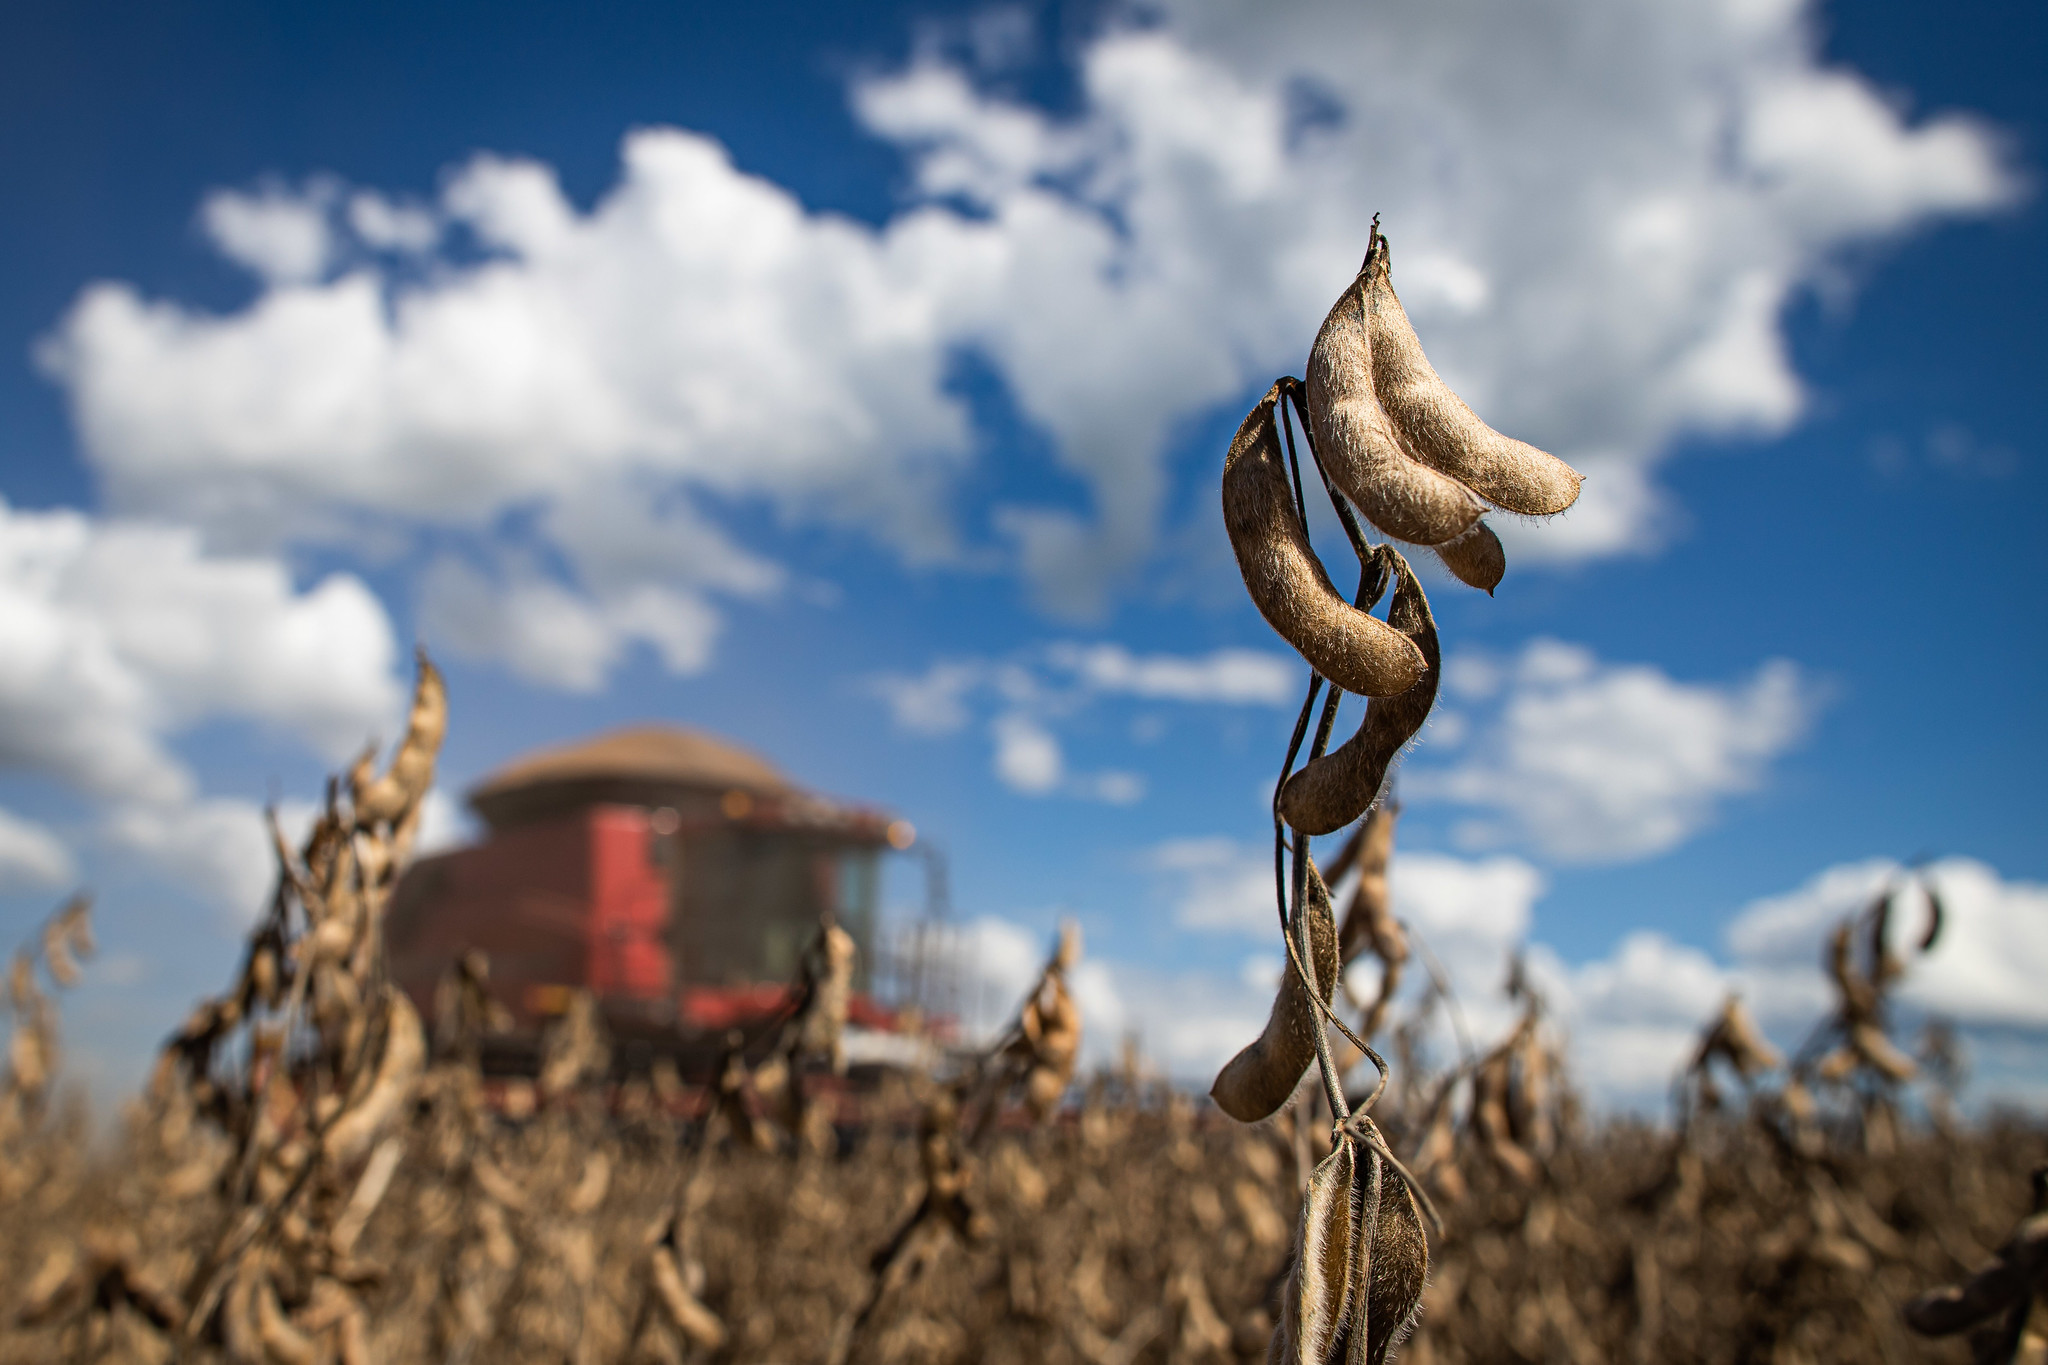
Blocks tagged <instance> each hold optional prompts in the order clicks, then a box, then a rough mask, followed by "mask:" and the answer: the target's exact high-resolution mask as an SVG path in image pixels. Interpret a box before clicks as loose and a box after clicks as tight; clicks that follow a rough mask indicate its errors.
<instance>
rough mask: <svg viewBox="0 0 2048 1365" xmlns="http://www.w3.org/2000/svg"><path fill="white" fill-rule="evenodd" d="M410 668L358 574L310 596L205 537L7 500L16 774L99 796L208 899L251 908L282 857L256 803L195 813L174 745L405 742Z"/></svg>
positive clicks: (4, 664) (146, 847)
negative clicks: (253, 892) (235, 728)
mask: <svg viewBox="0 0 2048 1365" xmlns="http://www.w3.org/2000/svg"><path fill="white" fill-rule="evenodd" d="M396 656H397V647H396V644H395V642H394V640H393V638H392V631H391V623H390V621H389V620H388V619H387V618H386V616H385V614H384V610H383V608H382V606H380V605H379V604H378V602H377V600H376V598H374V597H373V596H371V594H370V592H369V591H368V589H367V588H365V587H364V586H363V584H362V582H361V581H360V580H358V579H356V578H354V577H352V576H349V575H345V574H336V575H332V576H330V577H328V578H326V579H323V580H322V581H321V582H319V583H317V584H315V585H313V586H312V587H310V588H307V589H305V590H303V591H301V590H299V589H297V588H296V587H294V585H293V583H292V579H291V575H290V574H289V573H288V572H287V571H286V569H285V567H284V565H283V564H281V563H279V562H278V561H277V560H274V559H268V558H256V557H230V556H221V555H210V554H207V553H206V552H204V551H203V550H202V549H201V547H200V543H199V537H198V534H197V533H196V532H193V531H190V530H183V529H177V528H170V527H164V526H157V525H147V524H137V523H128V522H96V521H93V520H91V519H89V518H87V517H85V516H83V515H81V514H79V513H76V512H70V511H52V512H30V511H17V510H15V509H12V508H9V507H8V506H6V504H5V503H4V502H0V771H6V772H12V773H20V774H24V775H28V776H33V777H40V778H43V779H46V780H48V781H51V782H53V783H55V784H57V785H58V786H61V787H64V788H67V789H69V790H71V791H74V792H77V793H80V794H83V795H85V796H87V797H89V798H91V799H93V800H94V801H95V802H96V803H98V804H99V805H100V806H101V807H102V809H103V810H104V811H105V812H106V814H107V820H108V824H107V831H106V832H107V834H108V836H109V837H110V838H111V839H112V841H113V842H114V843H115V844H116V845H117V846H120V847H124V848H127V849H131V850H137V851H141V852H144V853H147V854H149V855H150V856H152V857H154V858H157V859H158V860H159V861H160V862H161V863H162V864H163V865H165V866H167V867H170V868H172V869H173V870H174V871H175V872H177V873H179V874H180V875H182V876H184V877H185V878H186V879H187V880H189V881H190V882H191V883H192V884H194V885H197V886H199V887H200V888H201V889H202V890H204V891H206V892H207V893H209V894H215V895H220V896H224V897H242V896H243V895H244V894H245V893H246V891H247V890H248V888H249V887H250V886H251V885H253V884H254V879H253V877H252V875H251V874H250V873H249V872H248V869H249V868H250V867H251V866H253V865H255V864H256V863H258V862H260V863H261V864H264V865H267V863H268V861H269V856H270V855H269V851H268V845H267V842H266V841H265V840H264V837H263V834H262V828H261V825H260V823H259V821H258V820H257V818H256V812H255V808H254V807H253V806H249V805H247V804H246V803H242V802H235V801H226V800H212V801H201V800H198V799H197V787H196V783H195V781H194V779H193V777H192V774H191V773H190V771H189V770H188V769H187V768H186V766H185V765H184V763H183V762H181V761H180V760H179V759H178V757H177V756H176V754H175V753H174V752H173V751H172V749H171V747H170V741H171V740H172V739H173V738H174V737H175V736H176V735H178V734H179V733H181V732H183V731H185V730H187V729H189V728H190V727H192V726H194V725H197V724H199V723H201V722H205V721H210V720H216V719H226V720H236V721H246V722H254V723H256V724H258V725H261V726H263V727H265V728H267V729H270V730H273V731H276V732H281V733H283V734H286V735H289V736H291V737H293V738H296V739H298V740H299V741H301V742H303V743H305V744H307V745H309V746H310V747H311V748H313V749H314V750H315V751H316V752H318V753H319V754H321V755H322V756H323V757H325V758H327V759H329V760H330V761H338V760H340V759H342V758H345V757H347V756H349V755H350V754H352V753H353V752H354V751H355V750H357V749H359V748H360V747H361V745H362V744H363V743H364V741H365V740H367V739H370V738H372V737H375V736H378V735H380V734H381V735H382V737H384V738H386V739H389V738H391V737H393V730H394V719H395V715H396V713H397V711H398V709H399V706H400V703H401V700H402V695H401V691H400V687H399V683H398V680H397V678H396V677H395V675H394V664H395V662H396ZM259 855H260V856H259ZM233 903H234V904H237V905H241V904H243V903H244V902H243V901H241V900H235V901H234V902H233Z"/></svg>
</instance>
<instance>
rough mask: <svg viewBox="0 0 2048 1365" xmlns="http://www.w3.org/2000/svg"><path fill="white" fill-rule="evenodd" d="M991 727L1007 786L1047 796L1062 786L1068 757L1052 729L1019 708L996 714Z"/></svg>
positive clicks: (999, 770) (998, 770)
mask: <svg viewBox="0 0 2048 1365" xmlns="http://www.w3.org/2000/svg"><path fill="white" fill-rule="evenodd" d="M989 729H990V731H991V733H993V735H994V736H995V742H996V757H995V771H996V776H997V777H999V778H1001V779H1002V782H1003V785H1004V786H1006V787H1008V788H1010V789H1011V790H1012V791H1018V792H1023V793H1024V794H1025V795H1026V796H1044V795H1046V794H1047V793H1049V792H1052V791H1054V790H1056V789H1057V788H1058V787H1059V785H1060V779H1061V778H1062V777H1064V776H1065V775H1066V759H1065V757H1064V755H1062V754H1061V752H1060V742H1059V741H1058V740H1057V739H1055V738H1053V736H1052V733H1051V731H1049V730H1047V729H1046V728H1045V727H1044V726H1042V725H1040V724H1039V723H1038V722H1037V721H1035V720H1033V719H1032V718H1031V717H1029V716H1027V715H1024V714H1023V713H1021V712H1017V711H1012V712H1009V713H1008V714H1006V715H1001V716H997V717H996V719H995V723H994V724H993V725H991V726H990V727H989Z"/></svg>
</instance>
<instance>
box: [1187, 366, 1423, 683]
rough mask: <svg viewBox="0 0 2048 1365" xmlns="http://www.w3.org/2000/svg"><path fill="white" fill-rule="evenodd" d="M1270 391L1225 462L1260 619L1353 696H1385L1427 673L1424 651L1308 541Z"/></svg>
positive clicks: (1236, 539)
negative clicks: (1328, 569) (1355, 597)
mask: <svg viewBox="0 0 2048 1365" xmlns="http://www.w3.org/2000/svg"><path fill="white" fill-rule="evenodd" d="M1279 395H1280V386H1279V385H1278V384H1275V385H1274V386H1273V387H1272V388H1271V389H1268V390H1267V391H1266V396H1265V397H1264V398H1261V399H1260V400H1259V403H1258V406H1257V407H1255V408H1253V409H1252V410H1251V412H1250V413H1249V414H1248V415H1247V416H1246V417H1245V419H1244V422H1243V423H1242V424H1241V425H1240V426H1239V427H1238V429H1237V437H1236V439H1235V440H1233V441H1232V442H1231V443H1230V453H1229V454H1228V455H1227V456H1225V457H1224V460H1223V524H1224V527H1225V528H1226V529H1227V530H1228V531H1229V532H1230V547H1231V549H1233V550H1234V551H1236V552H1237V567H1238V570H1239V572H1241V573H1242V574H1243V575H1244V586H1245V590H1246V591H1247V592H1249V593H1250V594H1251V598H1252V602H1253V603H1254V604H1255V605H1257V607H1258V609H1259V614H1260V615H1261V616H1264V617H1265V618H1266V621H1267V624H1269V625H1271V626H1272V627H1273V629H1274V630H1276V631H1278V632H1279V633H1280V635H1281V637H1282V638H1283V639H1285V640H1286V641H1287V643H1288V644H1290V645H1293V646H1294V648H1295V649H1296V650H1297V651H1299V652H1300V654H1301V657H1302V658H1304V659H1306V660H1308V662H1309V666H1310V667H1312V668H1314V669H1315V671H1316V672H1318V673H1320V674H1321V675H1322V676H1323V677H1325V678H1328V679H1329V680H1330V681H1331V682H1333V683H1335V684H1336V685H1337V686H1339V687H1341V688H1343V689H1344V690H1345V691H1347V692H1356V693H1358V694H1360V695H1361V696H1367V697H1384V696H1391V695H1393V694H1395V693H1397V692H1405V691H1407V690H1408V689H1409V688H1411V687H1413V686H1414V685H1415V680H1416V679H1417V678H1420V677H1421V676H1422V670H1423V662H1422V653H1421V651H1420V650H1418V649H1417V648H1416V647H1415V645H1414V644H1413V643H1412V642H1410V641H1409V640H1408V639H1407V638H1406V637H1404V636H1403V635H1401V634H1400V633H1399V632H1398V631H1395V630H1393V629H1391V628H1390V627H1389V626H1388V625H1387V624H1386V623H1385V622H1384V621H1381V620H1380V619H1379V618H1378V617H1375V616H1372V615H1369V614H1367V613H1366V612H1362V611H1360V610H1359V609H1358V608H1356V607H1354V606H1352V605H1351V604H1350V603H1349V602H1346V601H1345V600H1344V599H1343V597H1342V596H1340V595H1339V594H1338V592H1337V589H1336V588H1335V587H1334V586H1332V585H1331V583H1330V576H1329V575H1328V574H1327V573H1325V572H1324V571H1323V566H1322V563H1321V561H1319V560H1318V559H1317V558H1316V555H1315V550H1314V549H1313V548H1311V546H1310V545H1309V542H1308V532H1307V531H1306V530H1305V529H1303V527H1302V524H1301V516H1300V514H1299V513H1298V512H1297V511H1296V510H1295V506H1294V495H1293V492H1292V489H1291V486H1290V485H1289V483H1288V480H1287V463H1286V457H1285V456H1283V455H1282V454H1281V451H1280V431H1279V426H1278V425H1277V422H1276V420H1275V416H1274V410H1275V407H1276V405H1277V403H1278V401H1279Z"/></svg>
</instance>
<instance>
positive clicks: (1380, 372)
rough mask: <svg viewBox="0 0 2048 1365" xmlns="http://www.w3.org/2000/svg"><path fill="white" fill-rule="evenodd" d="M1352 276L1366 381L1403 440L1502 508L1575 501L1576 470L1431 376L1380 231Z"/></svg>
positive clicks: (1553, 508)
mask: <svg viewBox="0 0 2048 1365" xmlns="http://www.w3.org/2000/svg"><path fill="white" fill-rule="evenodd" d="M1359 280H1360V282H1361V286H1360V287H1362V289H1363V292H1364V296H1365V326H1366V329H1367V331H1368V333H1369V336H1370V351H1369V354H1370V356H1371V360H1372V383H1373V388H1374V389H1375V390H1376V392H1377V393H1378V395H1379V401H1380V403H1381V404H1382V405H1383V406H1384V407H1385V409H1386V413H1387V416H1388V418H1389V419H1390V420H1391V421H1392V423H1393V425H1394V426H1395V427H1396V428H1397V429H1398V430H1399V431H1400V434H1401V437H1402V440H1403V442H1404V444H1405V446H1406V448H1407V449H1408V450H1410V451H1412V452H1413V453H1414V455H1415V457H1416V458H1417V459H1419V460H1421V461H1422V462H1423V463H1424V464H1426V465H1428V466H1430V467H1431V468H1432V469H1436V470H1439V471H1441V472H1442V473H1444V474H1446V475H1449V476H1450V477H1451V478H1454V479H1456V480H1458V482H1459V483H1461V484H1462V485H1464V486H1465V487H1468V488H1470V489H1471V490H1472V491H1473V492H1475V493H1477V494H1479V496H1480V497H1482V498H1485V499H1486V500H1487V501H1488V502H1490V503H1493V504H1494V505H1495V506H1497V507H1504V508H1506V509H1507V510H1508V511H1510V512H1520V513H1522V514H1523V515H1524V516H1532V517H1543V516H1551V515H1553V514H1555V513H1558V512H1562V511H1564V509H1565V508H1567V507H1570V506H1571V505H1572V504H1573V503H1574V502H1576V501H1577V500H1578V496H1579V483H1580V476H1579V474H1578V472H1577V471H1576V470H1574V469H1573V468H1572V467H1571V466H1570V465H1568V464H1566V463H1565V462H1564V461H1563V460H1560V459H1558V458H1557V457H1556V456H1555V455H1551V454H1548V453H1546V452H1544V451H1541V450H1538V449H1537V448H1536V447H1534V446H1532V445H1529V444H1527V443H1526V442H1522V441H1517V440H1515V439H1513V438H1512V437H1508V436H1503V435H1501V434H1500V433H1499V432H1497V431H1495V430H1494V429H1493V428H1492V427H1490V426H1488V425H1486V423H1484V422H1482V421H1480V420H1479V418H1478V417H1477V416H1476V415H1474V413H1473V411H1472V409H1470V408H1468V407H1466V406H1465V400H1463V399H1462V398H1460V397H1458V395H1457V394H1455V393H1453V392H1451V386H1450V385H1448V384H1446V383H1444V381H1443V380H1442V379H1440V378H1439V377H1438V376H1437V372H1436V370H1435V369H1434V368H1432V367H1431V366H1430V363H1429V359H1428V357H1427V356H1425V355H1423V353H1422V342H1421V341H1420V340H1419V339H1418V338H1417V337H1416V335H1415V328H1414V327H1413V326H1411V325H1410V324H1409V321H1408V313H1407V310H1406V309H1404V308H1402V307H1401V300H1400V299H1399V298H1398V297H1397V296H1396V295H1395V293H1394V279H1393V262H1392V258H1391V253H1390V252H1389V251H1388V249H1387V239H1386V238H1385V237H1380V238H1379V239H1377V240H1376V241H1375V242H1374V243H1373V245H1372V248H1371V250H1369V251H1368V252H1367V253H1366V258H1365V268H1364V269H1363V270H1362V271H1360V272H1359ZM1325 325H1326V326H1327V324H1325ZM1388 534H1390V535H1393V534H1398V533H1396V532H1393V531H1389V532H1388ZM1400 538H1401V539H1403V540H1407V539H1410V537H1408V536H1401V537H1400ZM1422 543H1424V544H1433V543H1435V542H1431V541H1424V542H1422Z"/></svg>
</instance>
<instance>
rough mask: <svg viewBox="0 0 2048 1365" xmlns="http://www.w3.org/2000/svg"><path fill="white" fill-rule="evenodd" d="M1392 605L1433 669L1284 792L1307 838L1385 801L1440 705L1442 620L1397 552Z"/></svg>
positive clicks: (1285, 811)
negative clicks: (1408, 750) (1391, 770)
mask: <svg viewBox="0 0 2048 1365" xmlns="http://www.w3.org/2000/svg"><path fill="white" fill-rule="evenodd" d="M1387 553H1388V554H1389V555H1390V556H1391V557H1392V559H1393V562H1394V574H1395V585H1394V602H1393V605H1392V606H1391V607H1389V608H1388V610H1387V620H1388V622H1389V623H1390V624H1391V625H1392V626H1393V627H1394V629H1396V630H1398V631H1399V632H1401V634H1403V635H1404V636H1406V637H1407V638H1408V639H1409V640H1411V641H1412V642H1413V643H1414V644H1415V647H1416V649H1417V651H1418V652H1419V653H1420V654H1421V655H1422V658H1423V660H1424V662H1425V663H1426V664H1427V671H1425V672H1424V673H1423V675H1422V678H1421V680H1420V681H1419V682H1417V683H1416V684H1415V685H1414V686H1413V687H1410V688H1409V689H1408V690H1407V691H1405V692H1403V693H1401V694H1400V695H1399V696H1394V697H1375V698H1373V699H1372V700H1371V701H1370V702H1368V703H1367V704H1366V708H1365V719H1364V721H1362V722H1361V723H1360V724H1359V727H1358V733H1357V734H1355V735H1353V736H1352V737H1351V738H1350V739H1349V740H1347V741H1346V742H1345V743H1344V745H1343V747H1341V748H1339V749H1337V750H1335V751H1334V752H1331V753H1327V754H1324V755H1323V756H1322V757H1321V758H1318V759H1315V760H1314V761H1312V762H1310V763H1308V764H1305V765H1304V766H1303V767H1302V769H1301V771H1300V772H1298V773H1296V774H1295V775H1294V776H1292V777H1290V778H1288V779H1287V784H1286V785H1285V786H1283V787H1282V788H1281V789H1280V816H1281V818H1282V819H1284V820H1286V821H1287V823H1288V824H1289V825H1291V826H1293V827H1294V828H1295V829H1298V830H1300V831H1302V832H1303V833H1305V834H1329V833H1332V832H1333V831H1336V830H1340V829H1342V828H1344V826H1346V825H1348V824H1350V823H1351V822H1352V821H1353V820H1356V819H1357V818H1358V817H1359V816H1360V815H1362V814H1364V813H1365V811H1366V809H1367V808H1368V807H1370V806H1371V805H1372V803H1373V802H1374V801H1375V800H1377V799H1378V798H1379V794H1380V788H1381V787H1382V786H1383V785H1384V784H1385V783H1386V780H1387V769H1388V767H1389V766H1390V765H1391V764H1392V763H1393V761H1394V757H1395V755H1397V754H1399V753H1400V752H1401V749H1402V747H1403V746H1404V745H1406V744H1407V743H1408V741H1409V740H1411V739H1413V738H1415V732H1416V731H1417V730H1420V729H1421V728H1422V722H1423V721H1425V720H1427V719H1429V711H1430V708H1431V707H1432V706H1434V705H1436V686H1437V674H1438V672H1439V669H1438V667H1437V665H1438V663H1439V658H1440V656H1439V653H1438V649H1437V640H1436V620H1435V618H1434V617H1432V616H1431V615H1430V612H1429V599H1428V598H1427V597H1425V596H1423V593H1422V585H1421V584H1420V583H1418V582H1417V581H1416V580H1415V571H1414V570H1413V569H1411V568H1409V567H1408V561H1407V560H1405V559H1403V558H1401V556H1400V554H1399V553H1398V552H1396V551H1394V550H1392V549H1388V550H1387Z"/></svg>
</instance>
